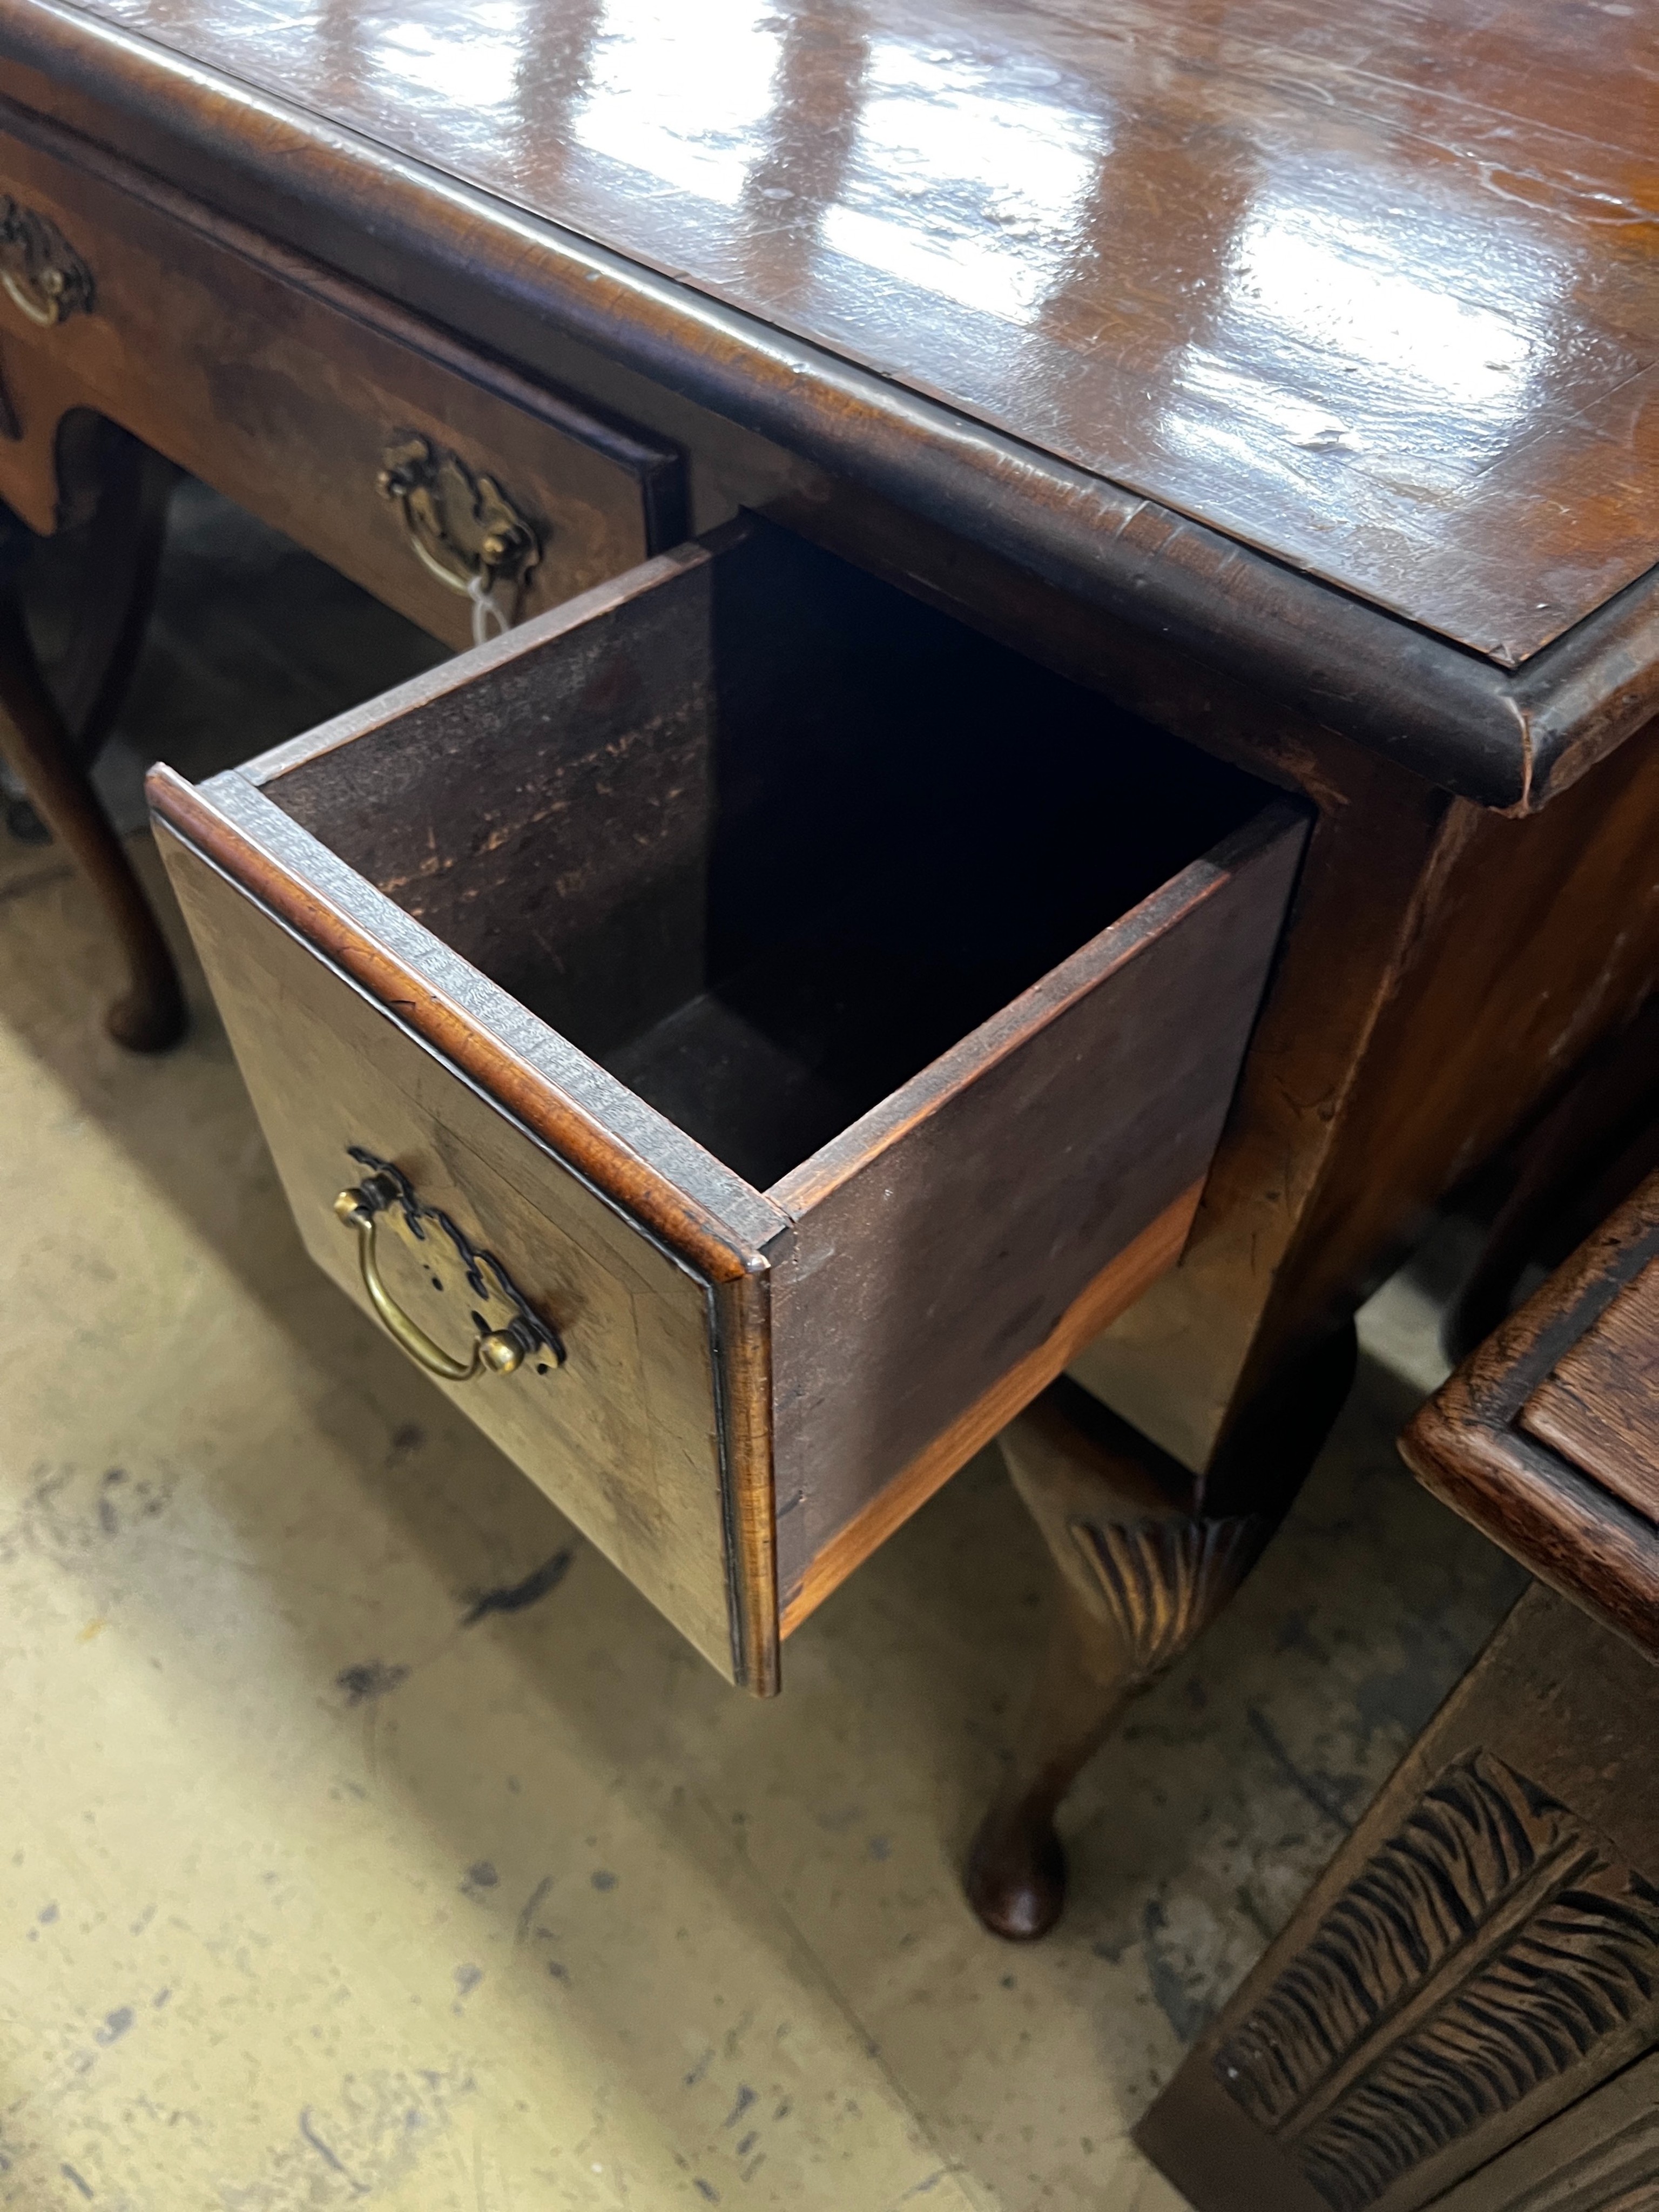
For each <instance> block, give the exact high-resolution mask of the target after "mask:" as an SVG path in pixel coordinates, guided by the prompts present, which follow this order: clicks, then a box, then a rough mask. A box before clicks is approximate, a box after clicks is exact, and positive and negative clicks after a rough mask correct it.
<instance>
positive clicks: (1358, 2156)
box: [1213, 1751, 1659, 2212]
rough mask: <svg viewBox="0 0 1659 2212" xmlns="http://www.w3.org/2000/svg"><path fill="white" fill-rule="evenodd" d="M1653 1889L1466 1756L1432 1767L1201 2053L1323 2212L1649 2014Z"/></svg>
mask: <svg viewBox="0 0 1659 2212" xmlns="http://www.w3.org/2000/svg"><path fill="white" fill-rule="evenodd" d="M1656 2001H1659V1890H1656V1889H1655V1888H1654V1887H1652V1885H1650V1883H1648V1882H1647V1881H1644V1879H1643V1878H1642V1876H1641V1875H1638V1874H1636V1873H1635V1872H1633V1871H1632V1869H1629V1868H1628V1867H1625V1866H1622V1865H1620V1863H1618V1860H1617V1855H1616V1853H1614V1851H1613V1849H1612V1847H1611V1845H1610V1844H1607V1841H1606V1839H1605V1838H1601V1837H1600V1836H1599V1835H1597V1834H1596V1833H1595V1832H1594V1831H1593V1830H1590V1829H1589V1828H1588V1827H1586V1826H1585V1825H1584V1824H1583V1822H1581V1821H1579V1820H1577V1817H1576V1816H1575V1815H1574V1814H1572V1813H1571V1812H1570V1811H1569V1810H1568V1809H1567V1808H1565V1806H1563V1805H1560V1804H1558V1803H1557V1802H1555V1801H1554V1800H1553V1799H1552V1798H1551V1797H1549V1796H1547V1795H1546V1794H1545V1793H1544V1792H1543V1791H1542V1790H1539V1789H1538V1788H1537V1786H1536V1785H1535V1784H1533V1783H1530V1782H1528V1780H1527V1779H1526V1778H1525V1777H1523V1776H1522V1775H1519V1774H1517V1773H1516V1772H1515V1771H1513V1770H1512V1769H1511V1768H1510V1767H1508V1766H1506V1765H1504V1763H1503V1762H1502V1761H1501V1760H1499V1759H1493V1758H1492V1757H1490V1756H1489V1755H1488V1754H1487V1753H1484V1752H1481V1751H1475V1752H1474V1753H1470V1754H1469V1755H1468V1757H1467V1758H1465V1759H1461V1760H1459V1761H1457V1762H1456V1763H1455V1765H1452V1766H1450V1767H1449V1768H1448V1769H1447V1770H1446V1771H1444V1772H1443V1774H1441V1775H1440V1776H1438V1777H1437V1779H1436V1780H1435V1781H1434V1782H1433V1783H1432V1784H1431V1785H1430V1787H1429V1788H1428V1789H1427V1790H1425V1793H1424V1795H1423V1796H1422V1798H1421V1799H1420V1800H1419V1802H1418V1804H1417V1805H1416V1806H1415V1807H1414V1808H1413V1810H1412V1812H1411V1814H1409V1815H1408V1816H1407V1819H1406V1820H1405V1821H1404V1822H1403V1823H1402V1824H1401V1827H1400V1828H1399V1829H1398V1830H1397V1831H1396V1832H1395V1834H1394V1835H1393V1836H1391V1837H1390V1838H1389V1840H1388V1842H1387V1843H1386V1844H1383V1846H1382V1848H1381V1849H1380V1850H1378V1851H1376V1853H1375V1854H1374V1855H1373V1856H1372V1857H1371V1858H1370V1860H1369V1861H1368V1862H1367V1863H1366V1864H1365V1865H1364V1867H1363V1868H1362V1869H1361V1870H1360V1872H1359V1873H1358V1875H1356V1877H1355V1878H1354V1880H1353V1881H1352V1882H1351V1883H1350V1885H1349V1887H1348V1888H1347V1889H1346V1891H1345V1892H1344V1893H1343V1894H1342V1896H1341V1897H1340V1898H1339V1899H1337V1901H1336V1902H1335V1904H1334V1905H1332V1906H1331V1908H1330V1909H1329V1911H1328V1912H1327V1913H1326V1914H1325V1916H1324V1917H1323V1918H1322V1921H1321V1922H1320V1923H1319V1925H1318V1927H1317V1928H1316V1930H1315V1932H1314V1935H1313V1936H1312V1938H1311V1940H1310V1942H1309V1943H1308V1944H1307V1945H1306V1946H1305V1947H1304V1949H1303V1951H1302V1952H1301V1953H1300V1954H1298V1956H1297V1958H1296V1959H1295V1960H1293V1961H1292V1962H1291V1965H1290V1966H1288V1967H1286V1968H1285V1971H1284V1972H1283V1973H1281V1974H1280V1975H1279V1978H1278V1980H1277V1981H1276V1982H1275V1983H1274V1984H1273V1987H1272V1988H1271V1989H1270V1990H1268V1992H1267V1996H1265V1997H1264V1998H1263V1999H1262V2001H1261V2003H1260V2004H1259V2005H1258V2006H1257V2007H1256V2008H1255V2010H1254V2011H1253V2012H1252V2013H1251V2014H1250V2015H1249V2017H1248V2018H1247V2019H1246V2020H1245V2021H1243V2024H1242V2025H1241V2027H1239V2028H1238V2029H1237V2031H1236V2032H1235V2033H1233V2034H1232V2035H1231V2037H1229V2038H1228V2039H1227V2041H1226V2042H1225V2044H1223V2045H1222V2046H1221V2047H1220V2049H1219V2050H1218V2051H1217V2053H1216V2056H1215V2058H1214V2061H1213V2064H1214V2067H1215V2070H1216V2073H1217V2075H1218V2078H1219V2079H1220V2081H1222V2083H1223V2084H1224V2086H1225V2087H1226V2088H1227V2090H1228V2091H1229V2092H1230V2093H1231V2095H1232V2096H1233V2097H1234V2098H1235V2099H1236V2100H1237V2102H1238V2103H1239V2104H1240V2105H1241V2106H1243V2109H1244V2110H1245V2111H1246V2112H1248V2113H1249V2115H1250V2117H1251V2118H1252V2119H1253V2120H1255V2123H1256V2124H1257V2125H1258V2126H1260V2127H1261V2128H1262V2129H1263V2130H1266V2132H1267V2133H1268V2134H1270V2135H1272V2136H1274V2137H1275V2138H1276V2139H1277V2140H1278V2141H1279V2142H1280V2144H1281V2145H1282V2146H1283V2147H1284V2148H1285V2151H1286V2154H1288V2155H1289V2156H1290V2157H1291V2159H1292V2160H1294V2162H1295V2163H1296V2164H1297V2166H1299V2167H1300V2168H1301V2170H1302V2172H1304V2174H1305V2175H1306V2177H1307V2179H1309V2181H1310V2182H1311V2183H1312V2185H1313V2186H1314V2187H1315V2188H1316V2190H1317V2191H1319V2193H1320V2195H1321V2196H1322V2197H1323V2198H1324V2199H1325V2201H1326V2203H1328V2204H1329V2205H1330V2206H1331V2207H1332V2208H1333V2212H1364V2207H1365V2206H1367V2205H1370V2204H1372V2203H1376V2200H1377V2198H1378V2197H1382V2196H1383V2194H1384V2193H1385V2192H1386V2191H1387V2190H1388V2189H1389V2188H1390V2187H1391V2186H1392V2185H1393V2184H1394V2183H1395V2181H1396V2180H1398V2179H1400V2178H1401V2176H1402V2175H1403V2174H1406V2173H1407V2172H1410V2171H1411V2169H1412V2168H1413V2166H1416V2165H1418V2164H1419V2163H1420V2162H1421V2161H1422V2160H1424V2159H1426V2158H1428V2157H1430V2156H1431V2155H1433V2154H1435V2153H1437V2152H1439V2151H1442V2150H1444V2149H1445V2148H1447V2147H1448V2146H1449V2145H1451V2144H1453V2143H1455V2142H1458V2141H1459V2140H1460V2139H1461V2138H1462V2137H1463V2136H1466V2135H1468V2134H1469V2133H1470V2132H1471V2131H1472V2130H1474V2129H1475V2128H1476V2127H1478V2126H1479V2125H1480V2124H1481V2123H1482V2122H1484V2121H1486V2120H1488V2119H1490V2118H1492V2116H1493V2115H1494V2114H1498V2113H1502V2112H1507V2111H1510V2110H1511V2109H1512V2108H1513V2107H1514V2106H1516V2105H1518V2104H1519V2103H1520V2102H1521V2101H1522V2099H1523V2098H1525V2097H1526V2096H1528V2095H1529V2094H1530V2093H1532V2092H1533V2091H1534V2089H1536V2088H1537V2087H1540V2086H1541V2084H1542V2083H1545V2082H1547V2081H1551V2080H1553V2079H1555V2078H1557V2077H1559V2075H1562V2074H1564V2073H1565V2072H1566V2070H1567V2069H1569V2068H1570V2067H1571V2066H1573V2065H1575V2064H1576V2063H1577V2062H1578V2061H1579V2060H1580V2059H1582V2058H1583V2057H1584V2056H1585V2055H1586V2054H1587V2053H1589V2051H1593V2050H1594V2049H1595V2046H1596V2045H1598V2044H1600V2043H1601V2042H1602V2041H1603V2039H1605V2038H1607V2037H1608V2036H1609V2035H1611V2034H1613V2033H1614V2032H1615V2031H1616V2030H1618V2029H1619V2028H1620V2027H1624V2026H1626V2024H1628V2023H1629V2022H1630V2021H1632V2020H1634V2019H1636V2018H1637V2017H1638V2015H1643V2014H1645V2013H1649V2012H1652V2011H1654V2010H1656V2008H1659V2002H1656Z"/></svg>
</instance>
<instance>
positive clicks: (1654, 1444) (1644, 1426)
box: [1521, 1259, 1659, 1529]
mask: <svg viewBox="0 0 1659 2212" xmlns="http://www.w3.org/2000/svg"><path fill="white" fill-rule="evenodd" d="M1521 1419H1522V1425H1524V1426H1525V1427H1526V1428H1527V1429H1528V1431H1530V1433H1531V1434H1532V1435H1534V1437H1538V1438H1540V1440H1541V1442H1542V1443H1547V1444H1550V1445H1552V1446H1553V1448H1554V1449H1556V1450H1557V1451H1559V1453H1560V1454H1561V1455H1562V1457H1563V1458H1564V1459H1570V1460H1571V1461H1572V1462H1573V1463H1574V1465H1575V1466H1577V1467H1582V1468H1583V1470H1584V1472H1585V1474H1588V1475H1590V1476H1592V1477H1593V1478H1594V1479H1595V1480H1596V1481H1597V1482H1599V1483H1600V1484H1601V1486H1602V1487H1603V1489H1606V1490H1610V1491H1611V1492H1613V1496H1614V1497H1615V1498H1623V1499H1624V1501H1625V1503H1626V1504H1627V1505H1633V1506H1634V1507H1635V1508H1636V1510H1637V1511H1638V1513H1645V1514H1646V1515H1647V1516H1648V1518H1649V1520H1650V1521H1651V1522H1654V1523H1655V1524H1656V1529H1659V1259H1655V1260H1650V1261H1649V1262H1648V1264H1647V1266H1646V1267H1644V1269H1643V1270H1642V1272H1641V1273H1640V1274H1639V1275H1638V1277H1637V1278H1636V1280H1635V1281H1634V1282H1633V1283H1627V1284H1626V1285H1625V1288H1624V1289H1623V1290H1622V1291H1620V1293H1619V1295H1618V1297H1616V1298H1614V1299H1613V1303H1612V1304H1611V1305H1610V1306H1609V1307H1608V1308H1607V1311H1606V1312H1605V1313H1604V1314H1603V1315H1602V1316H1601V1319H1600V1320H1599V1321H1598V1322H1596V1323H1595V1327H1594V1328H1591V1329H1589V1330H1588V1331H1587V1332H1586V1334H1584V1335H1583V1336H1582V1337H1581V1338H1580V1339H1579V1340H1578V1342H1577V1344H1575V1345H1574V1346H1573V1347H1572V1349H1571V1351H1570V1352H1565V1353H1563V1355H1562V1357H1561V1358H1559V1359H1558V1360H1557V1362H1556V1363H1555V1365H1554V1367H1553V1369H1552V1370H1551V1371H1550V1373H1549V1374H1548V1375H1547V1376H1546V1378H1545V1379H1544V1381H1543V1382H1542V1383H1540V1384H1539V1386H1538V1388H1537V1389H1535V1390H1534V1392H1533V1394H1532V1395H1531V1397H1530V1398H1528V1401H1527V1403H1526V1407H1525V1408H1524V1410H1523V1412H1522V1416H1521Z"/></svg>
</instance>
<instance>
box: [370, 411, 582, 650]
mask: <svg viewBox="0 0 1659 2212" xmlns="http://www.w3.org/2000/svg"><path fill="white" fill-rule="evenodd" d="M375 483H376V487H377V489H379V491H380V496H381V497H382V498H383V499H387V500H390V501H392V505H393V506H394V507H396V508H397V510H398V513H399V514H400V515H401V516H402V518H403V525H404V535H405V537H406V538H408V540H409V546H410V551H411V552H412V553H413V554H414V556H415V557H416V560H417V561H418V562H420V564H421V566H422V568H424V569H425V570H426V571H427V573H428V574H429V575H432V576H435V577H436V579H437V580H438V581H439V582H440V583H441V584H444V585H447V586H448V588H449V589H450V590H451V591H452V592H459V593H460V594H461V596H462V597H463V598H464V599H470V600H471V603H472V637H473V642H474V644H476V645H482V644H483V643H484V642H485V641H486V640H487V639H488V638H489V637H491V636H492V635H501V633H502V632H503V631H506V630H508V629H511V628H512V627H513V623H514V622H515V621H516V620H517V618H518V608H519V599H520V595H521V593H522V592H523V589H524V584H525V579H526V577H527V576H528V575H529V574H530V572H531V570H532V568H534V567H535V566H536V563H537V562H538V561H539V560H540V559H541V556H542V548H541V541H540V539H539V538H538V537H537V535H536V532H535V531H534V530H533V529H532V527H531V526H530V524H529V523H528V522H527V521H526V520H525V518H524V516H523V515H521V514H520V513H519V511H518V509H517V508H516V507H514V506H513V502H512V501H511V500H509V499H508V498H507V495H506V493H505V492H504V491H502V489H501V486H500V485H499V484H498V483H496V482H495V478H494V477H475V476H474V475H473V473H472V471H471V470H470V469H469V468H468V467H467V465H466V464H465V461H464V460H462V459H461V458H460V456H459V453H449V452H447V450H446V449H445V448H444V447H439V446H434V445H433V444H432V442H431V441H430V440H429V439H427V438H422V437H420V436H418V435H416V436H410V437H407V438H398V439H394V440H393V441H392V442H391V443H390V444H389V445H388V446H387V447H386V450H385V452H384V453H382V455H381V457H380V474H379V475H378V477H376V478H375Z"/></svg>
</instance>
